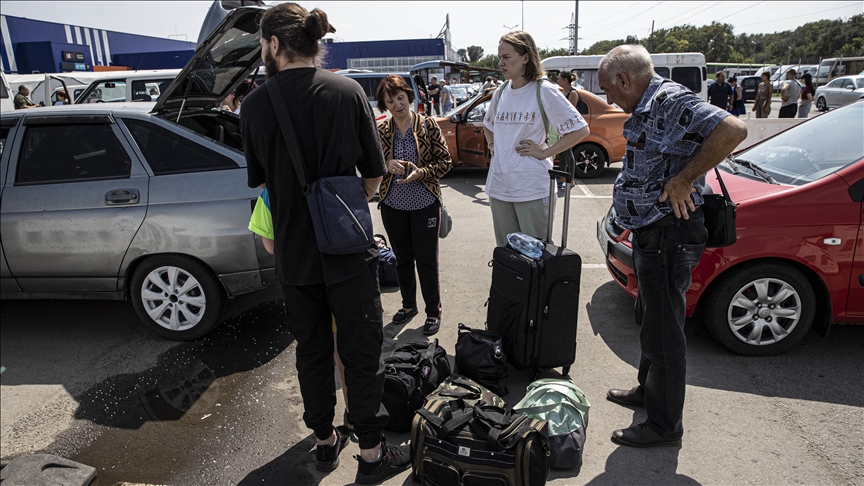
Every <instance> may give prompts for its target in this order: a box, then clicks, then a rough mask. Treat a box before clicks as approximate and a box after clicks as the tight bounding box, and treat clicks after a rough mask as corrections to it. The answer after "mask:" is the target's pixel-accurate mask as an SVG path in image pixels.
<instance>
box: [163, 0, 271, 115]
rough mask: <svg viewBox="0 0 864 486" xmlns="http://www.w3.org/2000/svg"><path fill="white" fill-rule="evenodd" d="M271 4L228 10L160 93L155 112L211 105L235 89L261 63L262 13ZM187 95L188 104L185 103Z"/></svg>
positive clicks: (217, 102)
mask: <svg viewBox="0 0 864 486" xmlns="http://www.w3.org/2000/svg"><path fill="white" fill-rule="evenodd" d="M267 8H268V7H241V8H237V9H234V10H232V11H230V12H229V13H228V15H227V16H226V17H225V19H224V20H222V22H220V23H219V25H218V26H217V27H216V28H215V29H213V32H211V33H210V35H209V36H207V39H206V40H205V41H204V42H202V43H201V44H199V45H198V47H197V48H196V49H195V55H194V56H193V57H192V59H191V60H190V61H189V62H188V63H187V64H186V66H185V67H184V68H183V70H182V71H180V74H178V75H177V77H176V78H175V79H174V81H173V82H172V83H171V84H170V85H169V86H168V88H167V89H166V90H165V92H163V93H162V95H161V96H159V101H158V102H157V103H156V105H155V106H154V107H153V111H152V112H151V113H158V114H163V113H166V112H176V111H177V110H180V109H181V106H182V107H183V110H187V109H190V108H196V109H208V108H213V107H217V106H219V103H220V102H221V101H222V100H224V99H225V97H226V96H228V94H229V93H231V92H232V91H234V89H235V88H237V86H239V85H240V83H242V82H243V80H244V79H246V78H247V77H248V76H249V74H250V73H251V72H252V71H253V70H255V68H257V67H258V66H259V65H260V64H261V45H260V43H259V42H260V41H259V34H258V17H259V15H261V14H262V13H264V12H265V11H266V10H267ZM184 99H185V105H184V103H183V101H184Z"/></svg>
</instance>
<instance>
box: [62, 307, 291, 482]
mask: <svg viewBox="0 0 864 486" xmlns="http://www.w3.org/2000/svg"><path fill="white" fill-rule="evenodd" d="M292 342H293V337H292V336H291V335H290V333H289V332H288V327H287V325H286V324H285V316H284V310H283V307H282V303H281V301H270V302H263V303H259V304H258V305H256V306H255V307H253V308H252V309H250V310H248V311H246V312H244V313H243V314H241V315H240V316H238V317H235V318H233V319H231V320H229V321H226V322H223V323H222V324H221V325H220V326H219V327H218V328H217V329H216V330H215V331H214V332H213V333H212V334H210V335H209V336H207V337H205V338H202V339H200V340H198V341H194V342H187V343H180V344H179V345H177V346H175V347H173V348H172V349H170V350H168V351H166V352H165V353H163V354H162V355H161V356H160V357H159V359H158V362H157V365H156V366H154V367H152V368H150V369H148V370H146V371H143V372H140V373H134V374H125V375H118V376H114V377H112V378H110V379H108V380H105V381H103V382H102V383H99V384H98V385H95V386H93V387H91V388H90V389H88V390H87V391H85V392H84V393H82V394H81V395H80V396H77V397H76V399H77V400H78V402H79V407H78V410H77V411H76V413H75V418H76V419H83V420H87V421H89V422H91V423H93V424H96V425H97V427H95V429H96V432H97V433H98V435H96V434H94V435H96V438H95V440H93V439H92V437H91V438H89V440H90V443H89V444H87V445H84V446H83V448H80V450H77V451H76V452H75V453H74V454H72V455H71V456H67V457H69V458H70V459H72V460H73V461H77V462H80V463H83V464H87V465H90V466H93V467H95V468H96V470H97V477H96V480H95V481H94V482H93V483H92V484H93V485H97V486H98V485H113V484H115V483H118V482H123V481H127V482H128V481H132V482H146V483H155V484H166V483H167V482H169V481H171V478H172V477H173V475H174V473H175V472H176V471H179V470H182V467H183V465H184V463H186V462H187V461H189V460H193V459H199V458H191V457H188V451H189V449H190V445H192V444H194V445H200V444H201V443H205V442H207V441H209V440H212V437H209V435H212V434H213V433H214V429H215V430H218V431H220V433H221V434H222V435H230V434H231V429H232V428H233V424H232V423H231V421H232V420H234V418H233V417H232V415H233V414H235V413H236V412H238V408H240V409H241V410H240V411H241V412H242V408H243V407H244V406H247V405H248V403H247V402H248V401H251V400H257V399H258V398H256V393H260V391H259V392H256V391H255V390H256V386H257V385H256V384H255V383H252V381H256V382H259V381H261V380H263V378H260V376H257V375H261V374H262V373H267V371H266V369H267V368H268V366H270V365H271V362H272V361H273V360H274V358H276V357H277V356H279V355H280V354H281V353H282V352H283V351H285V349H286V348H288V346H289V345H290V344H291V343H292ZM292 365H293V363H292ZM280 373H281V371H280ZM271 374H272V372H271ZM99 426H101V427H99ZM238 429H239V427H238ZM85 435H87V434H85ZM69 439H70V438H66V439H65V440H66V441H67V442H68V441H69ZM75 440H81V438H80V437H78V438H76V439H75ZM83 440H85V441H86V440H88V438H86V437H85V438H84V439H83ZM82 445H83V444H82ZM65 447H68V446H65ZM70 452H71V451H70Z"/></svg>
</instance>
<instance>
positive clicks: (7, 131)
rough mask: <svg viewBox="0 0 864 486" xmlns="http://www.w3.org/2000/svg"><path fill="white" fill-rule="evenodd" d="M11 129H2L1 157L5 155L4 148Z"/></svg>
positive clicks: (0, 141)
mask: <svg viewBox="0 0 864 486" xmlns="http://www.w3.org/2000/svg"><path fill="white" fill-rule="evenodd" d="M11 129H12V128H10V127H3V128H0V155H3V147H5V146H6V138H7V137H9V130H11Z"/></svg>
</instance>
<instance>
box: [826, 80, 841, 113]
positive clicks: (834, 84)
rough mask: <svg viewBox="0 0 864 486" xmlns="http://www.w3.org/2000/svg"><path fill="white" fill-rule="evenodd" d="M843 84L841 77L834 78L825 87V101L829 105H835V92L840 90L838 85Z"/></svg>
mask: <svg viewBox="0 0 864 486" xmlns="http://www.w3.org/2000/svg"><path fill="white" fill-rule="evenodd" d="M842 85H843V80H842V79H835V80H834V81H831V82H830V83H829V84H828V86H826V87H825V102H826V103H827V105H828V106H829V107H832V108H833V107H835V106H837V93H838V92H839V91H840V86H842Z"/></svg>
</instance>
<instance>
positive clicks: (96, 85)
mask: <svg viewBox="0 0 864 486" xmlns="http://www.w3.org/2000/svg"><path fill="white" fill-rule="evenodd" d="M178 74H180V70H179V69H156V70H152V71H110V72H105V73H104V76H102V77H100V79H98V80H95V81H93V82H92V83H90V86H89V87H88V88H87V90H86V91H84V92H83V93H82V94H81V96H80V97H78V98H76V99H75V104H81V103H116V102H126V101H156V100H157V99H158V98H159V95H160V94H162V92H163V91H165V89H166V88H168V86H169V85H171V82H172V81H174V78H176V77H177V75H178Z"/></svg>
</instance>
